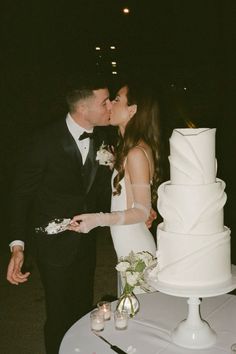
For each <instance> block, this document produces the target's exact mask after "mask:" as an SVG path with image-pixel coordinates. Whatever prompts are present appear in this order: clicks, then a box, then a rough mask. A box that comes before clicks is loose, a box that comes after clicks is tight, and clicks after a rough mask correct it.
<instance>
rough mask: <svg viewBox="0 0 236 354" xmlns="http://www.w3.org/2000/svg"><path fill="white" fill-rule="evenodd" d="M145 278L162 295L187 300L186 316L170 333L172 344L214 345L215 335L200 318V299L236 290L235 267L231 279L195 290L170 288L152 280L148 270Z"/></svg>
mask: <svg viewBox="0 0 236 354" xmlns="http://www.w3.org/2000/svg"><path fill="white" fill-rule="evenodd" d="M145 278H146V281H147V282H148V284H150V285H151V286H152V287H153V288H154V289H156V290H158V291H160V292H162V293H164V294H168V295H173V296H180V297H186V298H188V300H187V303H188V316H187V319H185V320H183V321H181V322H180V323H179V324H178V326H177V327H176V328H175V329H174V330H173V332H172V333H171V338H172V341H173V343H175V344H176V345H179V346H181V347H184V348H189V349H204V348H209V347H211V346H212V345H214V343H215V341H216V337H217V335H216V333H215V331H214V330H213V329H211V327H210V326H209V324H208V323H207V322H206V321H204V320H203V319H202V318H201V314H200V304H201V300H200V298H205V297H212V296H218V295H223V294H226V293H228V292H230V291H232V290H234V289H235V288H236V266H232V276H231V278H230V279H229V280H228V281H226V282H224V283H221V284H217V286H209V287H195V288H194V287H192V288H190V287H189V288H188V287H180V286H172V285H168V284H166V283H163V282H160V281H158V280H156V279H154V278H153V279H152V277H151V276H150V270H149V271H147V273H146V275H145Z"/></svg>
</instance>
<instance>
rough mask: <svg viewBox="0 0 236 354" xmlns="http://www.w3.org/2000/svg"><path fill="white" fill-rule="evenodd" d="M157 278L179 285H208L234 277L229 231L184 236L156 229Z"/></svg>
mask: <svg viewBox="0 0 236 354" xmlns="http://www.w3.org/2000/svg"><path fill="white" fill-rule="evenodd" d="M157 247H158V251H157V261H158V272H157V277H158V280H159V281H161V282H164V283H167V284H170V285H177V286H205V285H206V286H209V285H217V284H218V283H219V284H220V283H222V282H225V281H227V280H228V279H229V278H230V277H231V260H230V230H229V229H228V228H227V227H224V231H223V232H221V233H217V234H212V235H183V234H177V233H171V232H167V231H164V230H163V224H160V225H159V226H158V229H157Z"/></svg>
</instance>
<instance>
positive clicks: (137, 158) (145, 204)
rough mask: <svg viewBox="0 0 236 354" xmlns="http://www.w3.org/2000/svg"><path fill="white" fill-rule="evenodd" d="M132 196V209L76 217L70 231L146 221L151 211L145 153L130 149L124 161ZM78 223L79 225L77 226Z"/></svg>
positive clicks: (148, 173) (147, 164)
mask: <svg viewBox="0 0 236 354" xmlns="http://www.w3.org/2000/svg"><path fill="white" fill-rule="evenodd" d="M125 168H126V171H127V172H128V174H129V177H130V182H131V189H132V194H133V207H132V208H129V209H127V210H120V211H116V212H112V213H96V214H82V215H77V216H75V217H74V218H73V219H72V222H71V226H70V227H69V229H70V230H74V231H77V232H83V233H86V232H89V231H90V230H91V229H93V228H94V227H97V226H111V225H127V224H135V223H138V222H143V221H146V220H147V219H148V216H149V213H150V209H151V188H150V166H149V162H148V160H147V157H146V156H145V153H144V152H143V151H142V150H141V149H138V148H134V149H132V150H131V151H130V152H129V154H128V156H127V161H126V166H125ZM78 223H79V224H78Z"/></svg>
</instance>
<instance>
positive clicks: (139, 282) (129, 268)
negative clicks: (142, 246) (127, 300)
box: [116, 251, 156, 293]
mask: <svg viewBox="0 0 236 354" xmlns="http://www.w3.org/2000/svg"><path fill="white" fill-rule="evenodd" d="M154 265H156V258H155V257H153V255H152V254H151V253H149V252H147V251H142V252H138V253H134V252H130V253H129V255H128V256H126V257H121V258H120V259H119V263H118V264H117V265H116V270H117V271H118V272H120V273H121V277H122V278H123V279H124V280H125V284H124V293H132V292H133V290H134V288H135V287H140V288H141V289H142V290H144V291H146V292H148V291H150V290H151V287H150V286H149V285H148V284H147V283H146V281H145V279H144V272H145V270H146V269H147V267H151V266H154Z"/></svg>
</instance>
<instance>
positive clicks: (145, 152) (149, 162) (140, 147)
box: [135, 145, 152, 184]
mask: <svg viewBox="0 0 236 354" xmlns="http://www.w3.org/2000/svg"><path fill="white" fill-rule="evenodd" d="M135 147H136V148H138V149H141V150H142V151H143V152H144V155H145V156H146V158H147V160H148V164H149V172H150V175H151V161H150V159H149V156H148V153H147V151H146V150H145V149H144V148H143V147H142V146H140V145H136V146H135ZM150 184H152V180H150Z"/></svg>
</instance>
